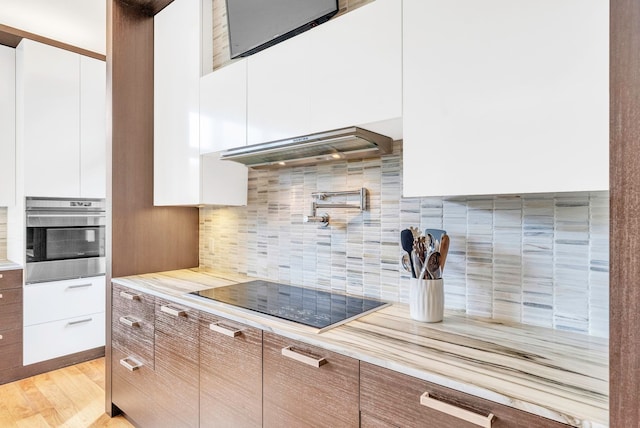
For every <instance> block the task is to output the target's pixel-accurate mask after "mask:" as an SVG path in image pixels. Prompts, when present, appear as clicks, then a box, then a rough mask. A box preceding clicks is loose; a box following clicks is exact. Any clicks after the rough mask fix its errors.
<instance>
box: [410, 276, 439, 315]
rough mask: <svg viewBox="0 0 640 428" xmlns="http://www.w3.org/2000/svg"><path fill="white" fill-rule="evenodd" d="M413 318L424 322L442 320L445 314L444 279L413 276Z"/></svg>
mask: <svg viewBox="0 0 640 428" xmlns="http://www.w3.org/2000/svg"><path fill="white" fill-rule="evenodd" d="M409 312H410V314H411V318H413V319H414V320H416V321H422V322H440V321H442V317H443V314H444V288H443V281H442V279H416V278H412V279H411V283H410V285H409Z"/></svg>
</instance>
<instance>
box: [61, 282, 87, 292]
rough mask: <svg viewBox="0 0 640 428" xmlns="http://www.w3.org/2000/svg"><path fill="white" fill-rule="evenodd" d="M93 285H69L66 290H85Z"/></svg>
mask: <svg viewBox="0 0 640 428" xmlns="http://www.w3.org/2000/svg"><path fill="white" fill-rule="evenodd" d="M92 285H93V284H92V283H90V282H89V283H87V284H74V285H70V286H68V287H67V290H73V289H76V288H87V287H91V286H92Z"/></svg>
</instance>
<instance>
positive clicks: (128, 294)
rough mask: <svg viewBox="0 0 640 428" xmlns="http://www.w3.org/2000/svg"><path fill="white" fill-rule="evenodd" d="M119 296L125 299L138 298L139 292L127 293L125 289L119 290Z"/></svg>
mask: <svg viewBox="0 0 640 428" xmlns="http://www.w3.org/2000/svg"><path fill="white" fill-rule="evenodd" d="M120 297H122V298H123V299H127V300H140V295H139V294H132V293H127V292H126V291H121V292H120Z"/></svg>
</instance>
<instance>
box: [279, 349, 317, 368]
mask: <svg viewBox="0 0 640 428" xmlns="http://www.w3.org/2000/svg"><path fill="white" fill-rule="evenodd" d="M282 355H283V356H285V357H287V358H291V359H292V360H296V361H299V362H301V363H304V364H307V365H309V366H312V367H320V366H323V365H325V364H327V360H326V359H325V358H324V357H321V358H318V357H315V356H310V355H305V354H302V353H300V351H298V352H296V351H294V350H293V347H291V346H287V347H286V348H282Z"/></svg>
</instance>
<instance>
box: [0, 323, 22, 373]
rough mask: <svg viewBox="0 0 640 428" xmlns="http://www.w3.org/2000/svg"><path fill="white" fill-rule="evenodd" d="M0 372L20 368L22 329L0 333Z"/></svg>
mask: <svg viewBox="0 0 640 428" xmlns="http://www.w3.org/2000/svg"><path fill="white" fill-rule="evenodd" d="M0 355H1V356H2V357H1V358H0V370H4V369H10V368H13V367H20V366H22V328H21V327H20V328H16V329H14V330H5V331H0Z"/></svg>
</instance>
